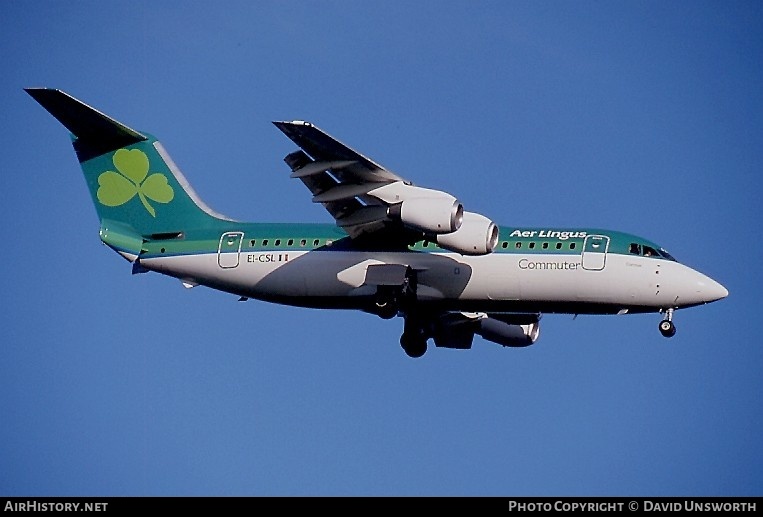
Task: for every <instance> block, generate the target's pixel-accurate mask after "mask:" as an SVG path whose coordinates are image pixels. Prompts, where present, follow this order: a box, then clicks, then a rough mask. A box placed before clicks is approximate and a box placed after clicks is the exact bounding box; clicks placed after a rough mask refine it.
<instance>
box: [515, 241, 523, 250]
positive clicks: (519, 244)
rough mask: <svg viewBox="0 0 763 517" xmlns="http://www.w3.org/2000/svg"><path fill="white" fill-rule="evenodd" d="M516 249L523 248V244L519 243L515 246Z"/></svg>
mask: <svg viewBox="0 0 763 517" xmlns="http://www.w3.org/2000/svg"><path fill="white" fill-rule="evenodd" d="M514 247H515V248H517V249H519V248H521V247H522V243H521V242H518V243H516V244H515V245H514Z"/></svg>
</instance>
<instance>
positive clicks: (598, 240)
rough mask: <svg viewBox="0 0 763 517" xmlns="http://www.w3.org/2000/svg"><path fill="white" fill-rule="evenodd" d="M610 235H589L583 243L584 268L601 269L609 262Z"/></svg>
mask: <svg viewBox="0 0 763 517" xmlns="http://www.w3.org/2000/svg"><path fill="white" fill-rule="evenodd" d="M607 249H609V237H607V236H606V235H589V236H587V237H586V238H585V242H584V243H583V269H588V270H591V271H601V270H602V269H604V265H605V264H606V262H607Z"/></svg>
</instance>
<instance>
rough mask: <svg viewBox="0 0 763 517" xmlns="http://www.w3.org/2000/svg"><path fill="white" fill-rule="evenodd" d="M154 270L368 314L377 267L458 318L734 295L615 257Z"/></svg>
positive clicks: (265, 257) (409, 256) (218, 261)
mask: <svg viewBox="0 0 763 517" xmlns="http://www.w3.org/2000/svg"><path fill="white" fill-rule="evenodd" d="M141 264H142V265H143V266H144V267H146V268H147V269H150V270H154V271H158V272H160V273H163V274H167V275H170V276H173V277H177V278H180V279H181V280H183V281H186V282H188V283H191V284H201V285H207V286H209V287H213V288H216V289H221V290H223V291H227V292H231V293H234V294H237V295H239V296H244V297H248V298H256V299H263V300H268V301H274V302H278V303H285V304H290V305H298V306H306V307H324V306H325V307H332V308H361V307H362V305H363V302H362V300H364V299H367V298H368V297H371V296H373V295H374V294H375V292H376V289H377V286H375V285H369V284H368V283H366V271H367V268H368V266H369V265H378V264H404V265H407V266H409V267H410V268H411V269H412V270H414V271H416V273H417V284H418V286H417V299H418V300H419V301H420V302H422V303H423V304H426V303H430V304H433V305H436V304H440V305H442V306H443V307H447V308H449V309H453V310H481V311H490V310H495V311H500V310H509V311H520V312H524V311H545V312H564V313H579V314H584V313H616V312H621V313H625V312H654V311H658V310H662V309H667V308H681V307H689V306H694V305H698V304H702V303H707V302H710V301H713V300H717V299H719V298H723V297H724V296H726V294H727V291H726V290H725V288H723V286H721V285H720V284H718V283H717V282H715V281H714V280H712V279H710V278H709V277H707V276H705V275H703V274H702V273H699V272H697V271H695V270H693V269H691V268H689V267H687V266H684V265H682V264H680V263H678V262H673V261H669V260H661V259H655V258H650V257H640V256H629V255H622V254H616V253H609V254H607V255H606V256H605V257H604V258H603V259H602V260H600V261H594V262H589V263H586V262H585V258H584V256H583V255H581V254H569V255H561V254H539V253H535V254H521V253H492V254H490V255H485V256H471V257H470V256H462V255H459V254H456V253H446V252H442V253H440V252H437V253H422V252H365V251H335V250H326V249H323V250H313V251H296V252H295V251H288V252H279V251H261V252H241V253H238V254H235V256H233V255H228V256H225V255H223V256H221V255H219V254H215V253H208V254H199V255H183V256H174V257H155V258H146V259H143V260H141Z"/></svg>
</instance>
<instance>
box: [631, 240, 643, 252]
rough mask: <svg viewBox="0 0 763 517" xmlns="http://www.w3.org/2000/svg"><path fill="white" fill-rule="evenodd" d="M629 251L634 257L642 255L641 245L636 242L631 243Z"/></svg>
mask: <svg viewBox="0 0 763 517" xmlns="http://www.w3.org/2000/svg"><path fill="white" fill-rule="evenodd" d="M629 251H630V252H631V253H632V254H634V255H641V244H636V243H635V242H631V247H630V250H629Z"/></svg>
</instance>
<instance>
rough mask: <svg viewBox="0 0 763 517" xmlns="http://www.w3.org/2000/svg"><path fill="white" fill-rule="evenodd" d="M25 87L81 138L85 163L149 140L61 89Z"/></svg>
mask: <svg viewBox="0 0 763 517" xmlns="http://www.w3.org/2000/svg"><path fill="white" fill-rule="evenodd" d="M24 90H25V91H26V92H27V93H28V94H29V95H31V96H32V98H33V99H34V100H36V101H37V102H38V103H39V104H40V105H41V106H42V107H43V108H45V109H46V110H47V111H48V112H49V113H50V114H51V115H53V116H54V117H55V118H56V119H57V120H58V121H59V122H60V123H61V124H63V125H64V126H65V127H66V129H68V130H69V132H70V133H71V134H72V135H74V136H75V137H76V138H77V141H76V142H75V146H74V147H75V150H76V151H77V156H78V157H79V159H80V161H81V162H82V161H85V160H88V159H90V158H93V157H95V156H99V155H101V154H104V153H107V152H109V151H113V150H115V149H119V148H121V147H125V146H128V145H132V144H135V143H137V142H141V141H144V140H147V139H148V138H147V137H146V136H145V135H142V134H140V133H138V132H137V131H135V130H134V129H131V128H129V127H127V126H125V125H124V124H122V123H121V122H117V121H116V120H114V119H113V118H111V117H109V116H108V115H105V114H103V113H101V112H100V111H98V110H97V109H95V108H92V107H90V106H88V105H87V104H85V103H84V102H81V101H79V100H77V99H75V98H74V97H72V96H70V95H68V94H67V93H65V92H62V91H61V90H56V89H54V88H24Z"/></svg>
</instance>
